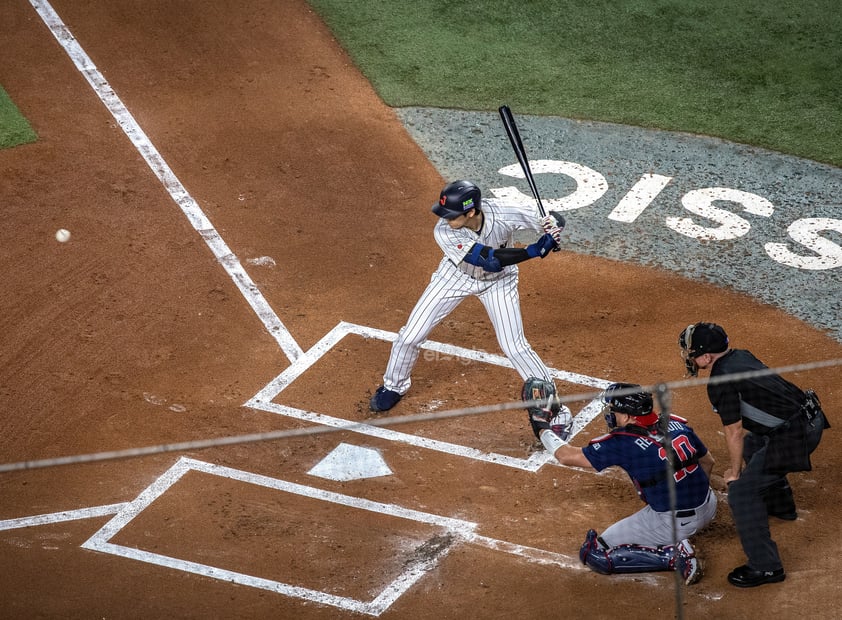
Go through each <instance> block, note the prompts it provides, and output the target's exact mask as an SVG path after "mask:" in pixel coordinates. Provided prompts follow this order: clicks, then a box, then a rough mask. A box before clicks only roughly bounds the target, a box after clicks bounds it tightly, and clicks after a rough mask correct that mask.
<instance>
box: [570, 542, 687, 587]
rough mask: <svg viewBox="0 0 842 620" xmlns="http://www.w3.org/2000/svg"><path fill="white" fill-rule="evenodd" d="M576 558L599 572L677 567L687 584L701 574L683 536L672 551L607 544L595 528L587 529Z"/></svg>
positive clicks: (610, 572) (667, 548)
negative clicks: (608, 545) (610, 545)
mask: <svg viewBox="0 0 842 620" xmlns="http://www.w3.org/2000/svg"><path fill="white" fill-rule="evenodd" d="M579 559H581V560H582V563H583V564H585V565H586V566H587V567H588V568H590V569H591V570H593V571H595V572H597V573H602V574H603V575H610V574H612V573H646V572H650V571H663V570H678V571H679V572H681V577H682V578H683V579H684V582H685V583H686V584H687V585H690V584H692V583H696V582H697V581H698V580H699V579H700V578H701V576H702V571H701V566H700V564H699V561H698V559H696V556H695V553H694V552H693V547H692V546H690V541H688V540H686V539H685V540H682V541H681V542H680V543H679V544H678V546H677V548H676V549H675V551H673V547H672V546H668V547H644V546H642V545H617V546H616V547H610V548H608V547H606V546H605V545H604V544H603V542H602V540H601V539H600V538H599V536H597V533H596V531H595V530H589V531H588V533H587V536H586V537H585V542H584V543H583V544H582V548H581V549H580V550H579Z"/></svg>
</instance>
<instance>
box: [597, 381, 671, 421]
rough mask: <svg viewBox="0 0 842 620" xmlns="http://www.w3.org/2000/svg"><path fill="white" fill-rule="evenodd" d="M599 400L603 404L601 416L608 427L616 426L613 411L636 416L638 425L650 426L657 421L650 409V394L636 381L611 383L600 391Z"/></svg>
mask: <svg viewBox="0 0 842 620" xmlns="http://www.w3.org/2000/svg"><path fill="white" fill-rule="evenodd" d="M601 400H602V404H603V405H605V410H604V412H603V416H604V417H605V423H606V424H607V425H608V428H609V429H613V428H616V427H617V417H616V416H615V415H614V414H615V413H625V414H626V415H630V416H633V417H634V418H637V420H636V423H637V424H639V425H640V426H651V425H653V424H655V423H656V422H657V421H658V415H657V414H656V413H654V412H653V411H652V408H653V406H654V403H653V401H652V395H651V394H650V393H649V392H644V391H643V388H642V387H641V386H640V385H638V384H636V383H612V384H611V385H609V386H608V387H607V388H605V390H604V391H603V392H602V397H601Z"/></svg>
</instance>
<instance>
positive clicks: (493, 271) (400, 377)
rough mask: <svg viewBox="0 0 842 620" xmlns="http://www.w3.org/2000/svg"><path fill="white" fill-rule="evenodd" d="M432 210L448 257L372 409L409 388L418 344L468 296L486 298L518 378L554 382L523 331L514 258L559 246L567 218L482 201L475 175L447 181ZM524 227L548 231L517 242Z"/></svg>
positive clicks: (406, 329) (396, 349) (401, 340)
mask: <svg viewBox="0 0 842 620" xmlns="http://www.w3.org/2000/svg"><path fill="white" fill-rule="evenodd" d="M432 210H433V213H435V214H436V215H438V216H439V218H441V219H439V221H438V222H437V223H436V226H435V228H434V230H433V235H434V237H435V240H436V243H438V245H439V247H441V249H442V252H444V257H443V258H442V260H441V262H440V263H439V266H438V268H437V269H436V271H435V273H433V276H432V278H431V280H430V284H429V285H428V286H427V288H426V289H425V290H424V292H423V294H422V295H421V298H420V299H419V300H418V302H417V303H416V304H415V308H414V309H413V310H412V312H411V313H410V315H409V319H408V320H407V323H406V325H404V326H403V327H402V328H401V329H400V331H399V332H398V336H397V338H396V339H395V342H394V343H393V345H392V352H391V355H390V357H389V363H388V365H387V366H386V372H385V374H384V375H383V385H381V386H380V387H379V388H377V390H376V392H375V393H374V396H372V398H371V402H370V406H371V409H372V411H388V410H389V409H391V408H392V407H394V406H395V405H396V404H397V403H398V401H399V400H400V399H401V397H402V396H403V395H404V394H406V392H407V391H408V390H409V387H410V385H411V383H412V382H411V379H410V374H411V372H412V369H413V367H414V366H415V362H416V361H417V360H418V354H419V352H420V346H421V344H422V343H423V342H424V341H425V340H426V339H427V336H429V334H430V332H431V331H432V329H433V328H434V327H435V326H436V325H438V324H439V323H440V322H441V321H442V320H443V319H444V318H445V317H446V316H447V315H448V314H450V313H451V312H453V310H454V309H455V308H456V307H457V306H458V305H459V304H460V303H461V302H462V300H464V299H465V298H466V297H468V296H469V295H475V296H476V297H478V298H479V300H480V301H481V302H482V305H483V306H484V307H485V310H486V312H487V313H488V316H489V318H490V319H491V323H492V325H493V327H494V331H495V333H496V335H497V342H498V343H499V344H500V347H501V349H502V350H503V352H504V353H505V354H506V357H508V358H509V360H510V361H511V363H512V365H513V366H514V368H515V370H517V372H518V373H520V375H521V378H522V379H524V380H525V379H526V378H528V377H541V378H543V379H545V380H547V381H552V377H551V375H550V372H549V370H548V369H547V367H546V366H545V365H544V363H543V362H542V361H541V359H540V358H539V357H538V355H537V354H536V353H535V351H533V350H532V347H531V346H530V345H529V343H528V342H527V341H526V337H525V336H524V333H523V321H522V319H521V313H520V295H519V293H518V268H517V263H520V262H523V261H525V260H528V259H530V258H535V257H540V258H544V257H545V256H547V254H549V252H551V251H552V250H553V249H555V248H558V246H559V243H560V240H561V231H562V229H563V227H564V218H563V217H562V216H561V215H560V214H558V213H554V212H551V214H550V215H549V216H547V217H545V218H540V217H539V215H538V212H537V210H536V209H528V208H523V207H520V206H514V205H505V204H502V203H501V202H500V201H498V200H495V199H490V200H489V199H485V200H483V199H482V197H481V192H480V189H479V187H477V186H476V185H475V184H474V183H471V182H470V181H454V182H452V183H449V184H448V185H446V186H445V187H444V189H443V190H442V192H441V195H440V197H439V201H438V202H437V203H436V204H434V205H433V207H432ZM519 230H531V231H535V232H541V233H543V234H542V235H541V237H540V238H539V239H538V240H537V241H535V243H532V244H531V245H528V246H526V247H522V248H520V247H519V248H515V247H512V245H513V243H514V235H515V233H516V232H517V231H519Z"/></svg>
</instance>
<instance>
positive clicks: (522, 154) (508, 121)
mask: <svg viewBox="0 0 842 620" xmlns="http://www.w3.org/2000/svg"><path fill="white" fill-rule="evenodd" d="M498 111H499V112H500V118H501V119H502V120H503V127H505V129H506V135H507V136H509V142H511V143H512V148H513V149H514V151H515V156H516V157H517V160H518V162H519V163H520V167H521V168H522V169H523V174H524V176H525V177H526V182H527V183H529V189H531V190H532V195H533V196H534V197H535V201H536V202H537V203H538V212H539V213H540V214H541V217H544V216H546V215H547V212H546V211H545V210H544V205H543V203H542V202H541V196H540V194H539V193H538V186H537V185H535V177H533V176H532V169H531V168H530V167H529V159H528V158H527V157H526V149H524V148H523V141H522V140H521V139H520V132H519V131H518V130H517V123H515V117H514V116H513V115H512V111H511V110H510V109H509V106H507V105H503V106H500V109H499V110H498Z"/></svg>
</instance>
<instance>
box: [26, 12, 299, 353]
mask: <svg viewBox="0 0 842 620" xmlns="http://www.w3.org/2000/svg"><path fill="white" fill-rule="evenodd" d="M30 4H31V5H32V7H33V8H34V9H35V10H36V11H37V13H38V15H39V16H40V17H41V19H42V20H43V22H44V24H45V25H46V26H47V28H49V30H50V32H51V33H52V34H53V36H54V37H55V38H56V40H57V41H58V43H59V45H61V47H62V48H63V49H64V51H65V52H67V55H68V56H69V57H70V59H71V60H72V61H73V64H75V65H76V68H77V69H78V70H79V72H80V73H81V74H82V75H83V76H84V77H85V79H86V80H87V81H88V83H89V84H90V85H91V88H93V90H94V92H95V93H96V95H97V96H98V97H99V99H100V100H101V101H102V103H103V104H104V105H105V107H106V108H107V109H108V111H109V112H110V113H111V115H112V116H113V117H114V120H115V121H117V124H118V125H119V126H120V127H121V128H122V130H123V132H124V133H125V134H126V136H127V137H128V138H129V140H130V141H131V143H132V144H133V145H134V147H135V148H136V149H137V151H138V152H139V153H140V155H141V156H142V157H143V159H144V160H145V161H146V163H147V165H148V166H149V168H150V169H151V170H152V172H153V173H154V174H155V176H156V177H157V178H158V180H159V181H161V184H162V185H163V186H164V188H165V189H166V190H167V192H168V193H169V195H170V196H171V197H172V199H173V201H175V203H176V204H177V205H178V206H179V207H180V208H181V210H182V212H183V213H184V215H186V216H187V219H188V220H189V221H190V224H191V225H192V226H193V228H194V229H195V230H196V232H198V233H199V235H200V236H201V237H202V239H204V241H205V243H206V244H207V246H208V247H209V248H210V250H211V252H212V253H213V255H214V256H215V257H216V259H217V261H218V262H219V264H220V265H222V267H223V269H225V271H226V272H227V273H228V275H229V276H230V277H231V279H232V280H233V281H234V284H236V286H237V288H238V289H239V290H240V293H242V295H243V297H245V299H246V301H247V302H248V304H249V305H250V306H251V307H252V309H253V310H254V311H255V313H256V314H257V316H258V318H259V319H260V320H261V321H262V322H263V325H264V326H265V327H266V330H267V331H268V332H269V333H270V334H271V335H272V336H273V337H274V338H275V340H276V341H277V342H278V344H279V345H280V347H281V350H282V351H283V352H284V353H285V354H286V356H287V357H288V358H289V359H290V360H291V361H294V360H295V359H296V358H297V357H298V356H299V355H301V353H302V351H301V347H299V345H298V343H296V342H295V340H294V339H293V337H292V335H291V334H290V332H289V330H287V328H286V326H285V325H284V324H283V323H282V322H281V320H280V318H278V316H277V315H276V314H275V311H274V310H272V308H271V307H270V306H269V303H268V302H267V301H266V298H265V297H263V294H262V293H261V292H260V290H259V289H258V288H257V285H255V283H254V282H253V281H252V279H251V277H249V275H248V273H246V270H245V269H244V268H243V265H242V264H241V263H240V260H239V259H238V258H237V256H236V255H235V254H234V253H233V252H232V251H231V249H230V248H229V247H228V245H227V244H226V243H225V241H224V240H223V239H222V237H221V236H220V235H219V233H218V232H217V231H216V229H215V228H214V227H213V224H211V222H210V220H209V219H208V217H207V216H206V215H205V213H204V212H203V211H202V209H201V207H200V206H199V204H198V203H197V202H196V201H195V200H194V199H193V197H192V196H191V195H190V194H189V193H188V191H187V189H186V188H185V187H184V185H182V183H181V181H179V179H178V177H176V176H175V173H173V171H172V169H170V167H169V165H168V164H167V162H166V161H164V158H163V157H161V154H160V153H159V152H158V150H157V149H156V148H155V146H154V145H153V144H152V142H151V140H150V139H149V137H148V136H147V135H146V133H145V132H144V131H143V130H142V129H141V127H140V125H138V124H137V122H136V121H135V119H134V117H133V116H132V115H131V113H130V112H129V111H128V109H126V106H125V105H123V102H122V101H121V100H120V98H119V97H118V96H117V93H115V92H114V89H112V88H111V86H110V85H109V84H108V81H107V80H106V79H105V78H104V77H103V76H102V74H101V73H100V72H99V70H98V69H97V68H96V65H94V63H93V61H92V60H91V59H90V57H89V56H88V55H87V54H86V53H85V51H84V50H83V49H82V47H81V46H80V45H79V44H78V42H77V41H76V39H75V37H74V36H73V35H72V34H71V33H70V30H69V29H68V28H67V26H66V25H65V24H64V22H63V21H62V20H61V18H60V17H59V16H58V14H57V13H56V12H55V10H54V9H53V7H52V6H51V5H50V3H49V2H47V0H30Z"/></svg>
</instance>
